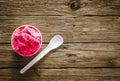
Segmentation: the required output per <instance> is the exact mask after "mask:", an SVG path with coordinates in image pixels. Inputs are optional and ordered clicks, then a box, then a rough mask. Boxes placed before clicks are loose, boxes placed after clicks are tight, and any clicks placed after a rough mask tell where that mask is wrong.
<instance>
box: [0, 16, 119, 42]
mask: <svg viewBox="0 0 120 81" xmlns="http://www.w3.org/2000/svg"><path fill="white" fill-rule="evenodd" d="M0 22H1V23H0V42H4V43H6V42H7V43H10V38H11V34H12V32H13V31H14V30H15V29H16V28H17V27H18V26H20V25H24V24H31V25H34V26H36V27H37V28H38V29H40V31H41V33H42V35H43V42H48V41H49V40H50V38H51V37H52V36H54V35H55V34H61V35H62V36H63V37H64V40H65V42H120V27H119V26H120V18H119V17H118V16H114V17H113V16H109V17H106V16H105V17H96V16H93V17H83V16H81V17H75V18H74V17H66V16H60V17H58V16H52V17H51V16H42V17H41V16H0Z"/></svg>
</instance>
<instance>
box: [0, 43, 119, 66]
mask: <svg viewBox="0 0 120 81" xmlns="http://www.w3.org/2000/svg"><path fill="white" fill-rule="evenodd" d="M45 47H46V44H43V46H42V49H43V48H45ZM42 49H41V50H42ZM119 54H120V43H74V44H64V45H62V46H61V47H60V48H59V49H56V50H54V51H52V52H50V53H49V54H48V55H47V56H46V57H45V58H43V59H42V60H41V61H39V62H38V63H37V64H36V66H34V67H39V68H89V67H90V68H94V67H110V68H111V67H120V55H119ZM33 58H34V56H33V57H28V58H25V57H20V56H18V55H17V54H15V53H14V51H13V50H12V48H11V46H10V44H0V68H5V67H16V68H22V67H23V66H25V65H26V64H27V63H28V62H29V61H30V60H32V59H33ZM6 59H7V60H6Z"/></svg>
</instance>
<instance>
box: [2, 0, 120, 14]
mask: <svg viewBox="0 0 120 81" xmlns="http://www.w3.org/2000/svg"><path fill="white" fill-rule="evenodd" d="M76 4H78V6H80V7H79V8H77V10H76V9H75V11H74V10H73V9H74V7H75V8H76ZM0 15H51V16H52V15H66V16H80V15H120V0H59V1H58V0H49V1H48V0H0Z"/></svg>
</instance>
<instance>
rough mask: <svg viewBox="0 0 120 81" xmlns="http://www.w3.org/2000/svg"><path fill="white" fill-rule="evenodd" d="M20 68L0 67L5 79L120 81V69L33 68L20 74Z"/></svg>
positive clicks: (0, 78)
mask: <svg viewBox="0 0 120 81" xmlns="http://www.w3.org/2000/svg"><path fill="white" fill-rule="evenodd" d="M19 70H20V69H0V80H4V81H8V80H9V81H16V80H17V81H21V80H22V81H41V80H42V81H46V80H47V81H56V80H57V81H68V80H70V81H76V80H78V81H79V80H82V81H119V79H120V69H39V68H35V69H31V70H29V71H27V72H26V73H25V74H23V75H21V74H19Z"/></svg>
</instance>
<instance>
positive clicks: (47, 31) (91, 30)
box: [0, 0, 120, 81]
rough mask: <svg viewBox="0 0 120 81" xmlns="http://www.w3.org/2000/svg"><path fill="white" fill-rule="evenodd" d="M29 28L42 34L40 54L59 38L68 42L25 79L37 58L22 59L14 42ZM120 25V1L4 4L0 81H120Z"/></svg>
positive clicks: (9, 0)
mask: <svg viewBox="0 0 120 81" xmlns="http://www.w3.org/2000/svg"><path fill="white" fill-rule="evenodd" d="M25 24H27V25H28V24H30V25H34V26H36V27H37V28H38V29H39V30H40V31H41V33H42V36H43V45H42V48H41V50H43V49H44V48H45V47H46V46H47V44H48V42H49V40H50V39H51V38H52V37H53V36H54V35H55V34H60V35H62V36H63V38H64V41H65V42H64V44H63V45H62V46H61V47H60V48H59V49H56V50H54V51H52V52H50V53H49V54H48V55H47V56H45V57H44V58H43V59H42V60H40V61H39V62H38V63H37V64H36V65H35V66H33V67H32V68H31V69H30V70H28V71H27V72H26V73H25V74H23V75H21V74H20V73H19V71H20V69H21V68H23V67H24V66H25V65H26V64H27V63H28V62H29V61H31V60H32V59H33V58H34V57H35V56H32V57H21V56H18V55H17V54H16V53H15V52H14V51H13V50H12V48H11V45H10V40H11V39H10V38H11V35H12V32H13V31H14V30H15V29H16V28H17V27H18V26H20V25H25ZM119 26H120V0H0V81H120V27H119ZM41 50H40V51H41ZM40 51H39V52H40Z"/></svg>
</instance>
